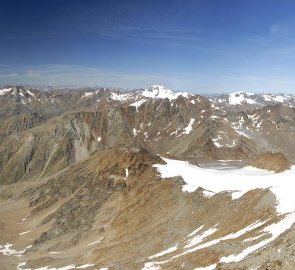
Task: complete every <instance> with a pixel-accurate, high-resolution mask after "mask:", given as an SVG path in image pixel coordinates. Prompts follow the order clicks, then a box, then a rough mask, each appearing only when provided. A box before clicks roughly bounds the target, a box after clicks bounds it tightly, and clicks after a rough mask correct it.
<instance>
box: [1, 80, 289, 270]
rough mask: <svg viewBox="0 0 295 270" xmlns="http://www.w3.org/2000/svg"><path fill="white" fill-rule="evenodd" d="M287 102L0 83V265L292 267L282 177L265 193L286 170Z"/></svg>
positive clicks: (156, 87) (274, 98)
mask: <svg viewBox="0 0 295 270" xmlns="http://www.w3.org/2000/svg"><path fill="white" fill-rule="evenodd" d="M294 106H295V98H294V96H292V95H282V94H280V95H273V94H272V95H270V94H254V93H244V92H237V93H232V94H229V95H220V96H212V97H204V96H202V95H194V94H190V93H187V92H173V91H171V90H169V89H167V88H165V87H164V86H161V85H154V86H152V87H150V88H149V89H138V90H132V91H126V90H120V89H107V88H98V89H93V88H83V89H50V90H46V89H36V88H30V87H23V86H7V87H3V88H1V89H0V121H1V122H0V123H1V125H0V197H1V200H0V229H1V233H0V269H1V270H6V269H8V270H10V269H18V270H24V269H45V268H42V267H46V266H48V267H47V268H48V269H75V268H76V269H79V267H80V269H83V268H89V269H107V268H108V269H145V270H147V269H182V268H183V269H206V270H207V269H260V270H262V269H293V268H288V267H289V266H290V265H295V263H294V262H293V260H292V256H291V255H290V254H293V252H295V249H294V248H293V247H292V245H291V242H292V240H291V239H293V238H292V237H293V235H294V233H295V231H294V229H293V227H291V225H292V224H293V223H290V222H289V223H288V222H287V220H286V217H288V215H287V212H288V211H285V208H284V211H283V210H282V205H283V204H284V203H283V202H281V203H279V202H278V201H279V198H281V197H280V196H281V194H282V192H281V191H282V190H285V189H284V188H285V187H286V185H287V184H288V183H289V182H288V181H289V180H285V184H284V185H283V186H279V188H278V189H275V188H271V187H272V186H276V183H277V182H275V181H276V179H278V180H279V181H280V179H281V181H282V182H284V181H283V180H284V179H290V178H291V177H292V175H293V173H294V169H293V167H292V166H293V165H294V162H295V143H294V138H295V109H294ZM171 160H182V163H181V162H180V163H179V161H177V162H176V161H171ZM171 162H172V163H171ZM173 162H175V163H173ZM171 164H172V165H171ZM173 164H174V165H175V166H173ZM161 166H163V167H161ZM165 166H166V167H165ZM249 166H253V167H257V168H259V169H256V168H253V167H249ZM173 167H174V168H173ZM174 169H175V171H174ZM261 169H262V170H264V171H262V170H261ZM230 173H231V176H230V175H229V174H230ZM276 173H277V174H276ZM215 177H216V178H217V177H220V179H221V180H220V181H224V183H226V184H224V185H223V186H222V185H220V183H215V182H212V181H213V180H214V179H213V178H215ZM233 177H234V178H235V179H236V182H235V181H234V180H235V179H233V180H231V179H232V178H233ZM267 177H269V178H267ZM226 179H229V180H228V182H226V181H227V180H226ZM265 179H266V180H267V179H269V181H270V182H267V181H266V180H265ZM191 180H195V181H200V182H197V184H194V182H192V183H191V182H190V181H191ZM239 181H245V182H243V183H242V182H241V183H242V184H241V186H239V183H240V182H239ZM235 183H238V184H237V185H236V184H235ZM244 183H247V184H245V185H244ZM256 183H257V184H256ZM268 183H270V184H268ZM274 183H275V184H274ZM190 185H191V186H190ZM223 187H224V188H223ZM240 189H241V190H242V191H243V192H242V194H240V195H239V196H235V195H234V194H235V193H234V192H235V191H237V190H240ZM278 190H279V191H278ZM288 198H289V197H288ZM288 210H290V209H288ZM291 217H292V216H290V217H289V221H290V220H292V219H291ZM286 224H288V225H286ZM272 226H273V227H272ZM275 226H277V227H280V229H278V230H275V229H273V228H277V227H275ZM290 228H291V230H288V229H290ZM276 232H279V233H277V235H276ZM10 243H11V244H10ZM262 247H263V248H264V249H260V248H262ZM278 250H280V251H278ZM20 256H21V257H20ZM1 267H2V268H1ZM50 267H52V268H50ZM202 267H203V268H202ZM47 268H46V269H47ZM294 268H295V266H294Z"/></svg>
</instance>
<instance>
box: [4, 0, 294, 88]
mask: <svg viewBox="0 0 295 270" xmlns="http://www.w3.org/2000/svg"><path fill="white" fill-rule="evenodd" d="M0 10H1V23H0V84H35V85H44V84H46V85H88V86H93V85H98V86H114V87H123V88H139V87H148V86H150V85H152V84H164V85H166V86H167V87H169V88H172V89H178V90H188V91H191V92H194V93H212V92H214V93H218V92H229V91H238V90H247V91H253V92H261V91H264V92H288V93H295V76H294V74H295V16H294V14H295V1H294V0H283V1H279V0H188V1H185V0H182V1H181V0H178V1H173V0H169V1H168V0H167V1H166V0H149V1H141V0H105V1H102V0H101V1H99V0H87V1H86V0H80V1H78V0H43V1H41V0H38V1H37V0H26V1H24V0H21V1H13V0H10V1H8V0H1V1H0Z"/></svg>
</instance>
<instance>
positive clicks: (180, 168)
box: [143, 158, 295, 270]
mask: <svg viewBox="0 0 295 270" xmlns="http://www.w3.org/2000/svg"><path fill="white" fill-rule="evenodd" d="M163 159H164V161H165V162H166V164H165V165H160V164H157V165H154V167H156V168H157V170H158V171H159V173H160V175H161V177H162V178H169V177H175V176H181V177H182V178H183V179H184V181H185V182H186V184H185V185H184V186H183V191H184V192H193V191H195V190H196V189H197V188H198V187H202V188H204V189H205V190H208V191H211V192H212V193H211V194H207V196H212V195H214V194H215V193H218V192H221V191H229V192H232V199H233V200H235V199H238V198H240V197H241V196H242V195H244V194H245V193H246V192H248V191H250V190H253V189H256V188H269V189H270V190H271V191H272V192H273V193H274V194H275V196H276V198H277V205H276V209H277V211H278V213H281V214H282V216H283V219H281V220H280V221H279V222H277V223H273V224H270V225H267V226H265V224H266V223H267V222H268V221H269V220H265V221H260V220H258V221H256V222H255V223H253V224H250V225H248V226H247V227H245V228H243V229H241V230H240V231H238V232H232V233H230V234H228V235H225V236H223V237H220V238H217V239H213V240H210V241H208V240H207V241H206V238H207V237H209V236H210V235H213V234H214V233H215V232H216V231H217V230H218V226H217V225H216V226H213V227H212V228H206V230H205V229H204V225H203V226H201V227H199V228H197V229H196V230H194V231H193V232H192V233H191V234H189V235H188V236H187V238H188V240H187V243H186V245H185V246H184V247H183V248H179V249H177V247H178V246H179V245H178V244H176V245H175V246H174V247H173V248H169V249H167V250H166V251H162V252H159V253H157V254H155V255H153V256H150V257H149V259H155V258H158V257H161V256H162V257H163V256H165V258H168V256H167V255H168V254H169V253H173V256H170V257H169V259H168V260H165V261H164V260H162V261H153V262H147V263H146V264H145V265H144V267H143V270H153V269H161V265H163V264H165V263H167V262H169V261H172V260H174V259H176V258H178V257H181V256H183V255H185V254H188V253H191V252H195V251H197V250H200V249H203V248H207V247H210V246H213V245H216V244H218V243H220V242H221V241H225V240H229V239H235V238H238V237H240V236H242V235H245V234H246V233H248V232H251V231H253V230H257V231H259V235H258V236H257V237H253V238H252V240H251V238H246V239H245V240H244V242H248V243H251V242H252V241H253V242H254V241H255V243H254V244H253V245H251V246H249V247H247V248H245V249H244V250H242V251H241V252H240V253H238V254H232V255H229V256H224V257H221V258H220V260H219V262H222V263H231V262H239V261H241V260H243V259H244V258H245V257H247V256H248V255H249V254H251V253H253V252H255V251H256V250H258V249H260V248H262V247H264V246H266V245H267V244H269V243H270V242H271V241H273V240H274V239H276V238H277V237H278V236H280V235H281V234H282V233H283V232H285V231H286V230H288V229H289V228H290V227H291V226H292V224H293V223H295V196H294V195H293V193H292V192H290V191H292V190H294V188H295V182H294V179H295V166H293V167H292V168H291V169H290V170H288V171H285V172H283V173H279V174H275V173H272V172H268V171H263V170H260V169H256V168H253V167H244V168H239V169H229V170H218V169H205V168H200V167H198V166H194V165H191V164H189V163H188V162H185V161H179V160H172V159H166V158H163ZM254 177H255V178H254ZM253 180H255V181H253ZM262 236H264V237H262ZM265 236H268V238H266V237H265ZM211 238H212V237H211ZM260 238H262V239H261V241H259V239H260ZM257 241H258V242H257ZM177 251H178V252H177ZM217 263H218V262H215V263H214V264H211V265H208V266H204V267H200V268H196V269H195V270H211V269H215V267H216V265H217Z"/></svg>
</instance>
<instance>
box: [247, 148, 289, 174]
mask: <svg viewBox="0 0 295 270" xmlns="http://www.w3.org/2000/svg"><path fill="white" fill-rule="evenodd" d="M250 165H252V166H254V167H257V168H259V169H264V170H269V171H274V172H276V173H278V172H283V171H285V170H289V169H290V167H291V163H290V161H289V160H288V159H287V158H286V157H285V155H284V154H283V153H281V152H279V153H271V152H267V153H263V154H261V155H259V156H258V158H256V159H255V160H254V161H252V162H250Z"/></svg>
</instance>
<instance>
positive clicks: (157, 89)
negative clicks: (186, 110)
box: [141, 84, 191, 100]
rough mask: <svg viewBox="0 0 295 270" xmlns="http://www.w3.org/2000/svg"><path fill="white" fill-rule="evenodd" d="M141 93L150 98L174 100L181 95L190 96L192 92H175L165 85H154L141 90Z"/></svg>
mask: <svg viewBox="0 0 295 270" xmlns="http://www.w3.org/2000/svg"><path fill="white" fill-rule="evenodd" d="M141 95H142V96H144V97H148V98H162V99H164V98H168V99H169V100H173V99H176V98H178V97H179V96H183V97H186V98H187V97H189V96H190V95H191V94H189V93H187V92H173V91H172V90H170V89H168V88H167V87H165V86H163V85H158V84H156V85H153V86H151V87H150V88H149V89H146V90H144V91H142V92H141Z"/></svg>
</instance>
